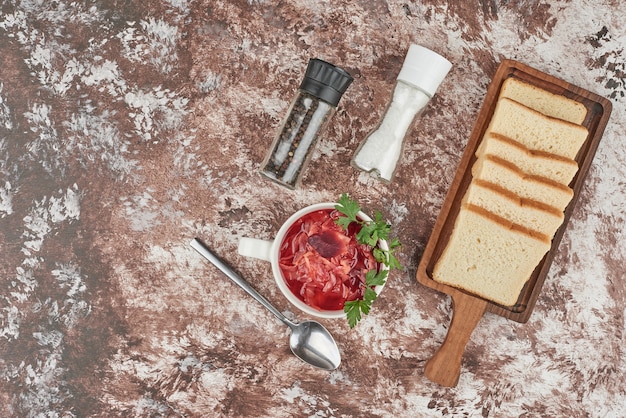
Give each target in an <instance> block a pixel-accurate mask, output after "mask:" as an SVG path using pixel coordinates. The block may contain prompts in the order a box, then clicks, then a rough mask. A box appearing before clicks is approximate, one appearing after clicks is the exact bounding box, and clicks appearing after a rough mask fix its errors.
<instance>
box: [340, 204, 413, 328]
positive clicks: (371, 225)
mask: <svg viewBox="0 0 626 418" xmlns="http://www.w3.org/2000/svg"><path fill="white" fill-rule="evenodd" d="M335 209H337V210H338V211H339V212H340V213H341V214H342V215H343V216H340V217H339V218H337V220H335V222H336V223H337V225H339V226H341V227H342V228H343V229H346V230H347V229H348V226H349V225H350V224H351V223H353V222H356V223H358V224H359V225H361V229H360V230H359V232H358V233H357V236H356V240H357V242H358V243H359V244H367V245H369V246H370V247H372V254H373V255H374V258H375V259H376V261H377V262H379V263H382V264H384V265H386V266H387V267H389V269H394V268H395V269H401V268H402V266H401V265H400V262H398V259H397V258H396V257H395V256H394V250H395V249H396V248H398V247H399V246H400V245H401V244H400V241H398V239H397V238H394V239H390V237H389V234H390V233H391V225H390V224H388V223H387V222H385V221H384V220H383V215H382V213H380V212H379V211H376V213H375V214H374V219H373V220H372V221H363V220H361V219H359V218H358V217H357V214H358V213H359V212H360V211H361V208H360V207H359V204H358V203H357V202H356V201H355V200H352V199H351V198H350V197H349V196H348V195H347V194H345V193H343V194H342V195H341V198H340V199H339V201H338V202H337V205H335ZM381 239H382V240H386V241H387V246H388V247H389V249H388V250H385V249H382V248H380V247H379V246H378V240H381ZM388 275H389V270H387V269H385V270H380V271H376V269H372V270H370V271H368V272H367V273H366V274H365V292H364V294H363V299H357V300H352V301H348V302H346V303H345V304H344V307H343V310H344V312H345V313H346V317H347V318H348V325H349V326H350V328H354V326H355V325H356V324H357V322H359V321H360V320H361V315H362V314H363V315H367V314H368V313H369V311H370V309H371V308H372V303H373V302H374V301H375V300H376V297H377V295H376V292H375V291H374V289H373V287H374V286H382V285H384V284H385V282H386V281H387V276H388Z"/></svg>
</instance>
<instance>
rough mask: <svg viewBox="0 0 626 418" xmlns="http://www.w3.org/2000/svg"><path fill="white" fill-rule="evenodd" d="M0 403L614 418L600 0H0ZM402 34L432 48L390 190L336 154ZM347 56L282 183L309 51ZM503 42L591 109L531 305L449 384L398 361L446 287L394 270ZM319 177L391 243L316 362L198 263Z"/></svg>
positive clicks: (611, 197)
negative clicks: (381, 272) (583, 146)
mask: <svg viewBox="0 0 626 418" xmlns="http://www.w3.org/2000/svg"><path fill="white" fill-rule="evenodd" d="M0 5H1V6H0V257H1V261H2V262H1V263H0V283H1V285H0V415H1V416H7V417H9V416H11V417H36V416H46V417H111V416H138V417H148V416H150V417H161V416H162V417H165V416H168V417H170V416H172V417H178V416H181V417H182V416H189V417H192V416H193V417H211V416H226V417H242V416H254V417H292V416H293V417H296V416H297V417H299V416H314V417H362V416H371V417H388V416H396V417H422V416H423V417H426V416H433V417H438V416H461V415H467V416H479V417H486V416H491V417H511V416H524V417H536V416H558V417H586V416H594V417H620V416H626V407H625V404H626V393H625V392H626V383H625V382H624V371H625V369H626V360H625V359H626V353H625V351H624V345H625V343H626V337H625V333H624V314H625V310H624V303H625V299H626V298H625V291H626V286H625V285H624V277H625V276H626V270H625V267H624V265H626V246H625V244H624V242H626V236H625V229H626V228H625V227H626V211H625V207H626V205H625V203H626V199H625V194H624V193H625V189H626V187H625V180H624V179H625V178H626V166H625V164H626V148H625V146H624V132H626V115H625V111H626V98H625V97H624V96H625V93H626V86H625V71H626V52H625V50H624V46H625V45H626V35H625V34H626V26H625V24H626V23H625V22H626V7H624V3H623V1H622V0H599V1H591V0H560V1H551V0H513V1H504V0H480V1H467V2H462V1H452V0H450V1H445V0H426V1H420V0H406V1H391V0H389V1H383V0H371V1H348V0H336V1H311V0H288V1H271V0H247V1H245V0H233V1H218V0H199V1H188V0H163V1H156V0H148V1H141V2H140V1H135V2H132V1H121V0H92V1H84V2H71V1H66V0H57V1H36V0H29V1H18V0H4V1H2V2H1V3H0ZM411 43H419V44H422V45H424V46H426V47H429V48H432V49H434V50H435V51H437V52H439V53H440V54H443V55H444V56H446V57H447V58H448V59H449V60H450V61H452V62H453V65H454V66H453V69H452V71H451V73H450V74H449V76H448V77H447V78H446V79H445V81H444V83H443V84H442V86H441V88H440V90H439V92H438V94H437V95H436V96H435V98H434V99H433V100H432V102H431V103H430V105H429V107H428V109H427V110H426V111H425V112H424V113H423V115H422V117H421V118H420V119H419V121H417V122H416V123H415V124H414V126H413V128H412V129H411V131H410V133H409V135H408V141H407V144H406V153H405V155H404V157H403V160H402V162H401V166H400V170H399V173H398V176H397V178H396V180H395V181H394V183H393V184H392V185H389V186H387V185H384V184H382V183H379V182H377V181H375V180H373V179H370V178H369V177H368V176H366V175H364V174H360V173H358V172H356V171H354V170H353V169H352V168H350V167H349V160H350V158H351V157H352V154H353V151H354V150H355V149H356V147H357V146H358V144H359V143H360V142H361V140H362V139H363V138H364V137H365V135H366V134H367V132H369V131H370V130H371V129H372V128H373V127H374V126H375V125H376V123H377V121H378V120H379V118H380V116H381V114H382V112H383V111H384V108H385V104H386V102H387V101H388V99H389V97H390V94H391V90H392V88H393V83H394V79H395V76H396V75H397V73H398V71H399V69H400V65H401V63H402V60H403V58H404V54H405V52H406V50H407V48H408V46H409V45H410V44H411ZM313 57H318V58H322V59H326V60H328V61H330V62H333V63H335V64H336V65H339V66H341V67H343V68H345V69H347V70H348V71H349V72H350V73H352V74H353V75H354V77H355V82H354V83H353V84H352V85H351V86H350V88H349V89H348V91H347V93H346V94H345V96H344V98H343V99H342V101H341V103H340V106H339V109H338V111H337V113H336V115H335V117H334V118H333V120H332V122H331V124H330V126H329V128H328V130H327V132H326V134H325V135H324V137H323V138H322V139H321V141H320V142H319V144H318V147H317V151H316V153H315V156H314V158H313V160H312V163H311V165H310V167H309V169H308V170H307V172H306V174H305V177H304V183H303V187H302V189H300V190H298V191H290V190H287V189H284V188H281V187H280V186H277V185H274V184H272V183H270V182H268V181H267V180H265V179H263V178H261V177H260V176H259V175H258V173H257V170H258V167H259V164H260V162H261V160H262V159H263V157H264V155H265V153H266V152H267V150H268V147H269V145H270V142H271V140H272V137H273V135H274V133H275V131H276V129H277V127H278V124H279V122H280V120H281V119H282V117H283V115H284V114H285V112H286V110H287V106H288V104H289V102H290V100H291V98H292V97H293V94H294V93H295V91H296V89H297V87H298V84H299V82H300V80H301V78H302V75H303V73H304V69H305V67H306V63H307V62H308V60H309V58H313ZM503 58H511V59H516V60H519V61H522V62H524V63H526V64H529V65H531V66H533V67H535V68H538V69H540V70H542V71H545V72H548V73H550V74H552V75H555V76H558V77H561V78H563V79H564V80H566V81H569V82H572V83H574V84H576V85H579V86H581V87H583V88H586V89H589V90H591V91H594V92H596V93H598V94H600V95H603V96H606V97H609V98H610V99H611V100H612V102H613V105H614V110H613V115H612V118H611V120H610V122H609V125H608V127H607V130H606V133H605V135H604V138H603V140H602V142H601V143H600V147H599V149H598V153H597V155H596V158H595V160H594V164H593V165H592V167H591V170H590V172H589V176H588V178H587V181H586V183H585V187H584V188H583V190H582V193H581V197H580V200H579V201H578V204H577V206H576V208H575V210H574V213H573V216H572V219H571V222H570V224H569V226H568V228H567V231H566V233H565V235H564V238H563V241H562V243H561V246H560V248H559V252H558V254H557V256H556V258H555V262H554V265H553V267H552V270H551V272H550V275H549V276H548V279H547V281H546V283H545V286H544V288H543V292H542V295H541V296H540V298H539V301H538V303H537V306H536V308H535V311H534V313H533V316H532V317H531V319H530V321H529V322H528V323H527V324H519V323H515V322H511V321H508V320H505V319H503V318H501V317H498V316H494V315H491V314H487V315H486V316H485V317H484V318H483V320H482V321H481V323H480V324H479V326H478V328H477V329H476V331H475V333H474V335H473V337H472V339H471V341H470V343H469V345H468V347H467V350H466V355H465V358H464V363H463V369H462V375H461V379H460V382H459V385H458V386H457V387H456V388H451V389H447V388H442V387H439V386H437V385H435V384H433V383H431V382H429V381H428V380H427V379H425V378H424V376H423V372H422V370H423V366H424V363H425V361H426V360H427V359H428V358H429V357H430V356H431V355H432V354H433V353H434V351H435V350H436V349H437V348H438V347H439V345H440V344H441V342H442V341H443V338H444V336H445V333H446V330H447V326H448V321H449V316H450V312H451V311H450V309H451V308H450V304H449V300H448V299H447V297H446V296H445V295H442V294H438V293H436V292H434V291H432V290H430V289H426V288H424V287H422V286H420V285H418V283H417V282H416V280H415V270H416V267H417V264H418V262H419V257H420V254H421V252H422V250H423V248H424V246H425V244H426V241H427V239H428V236H429V233H430V230H431V228H432V226H433V224H434V221H435V219H436V216H437V214H438V211H439V207H440V205H441V203H442V201H443V199H444V196H445V193H446V191H447V189H448V186H449V184H450V182H451V179H452V175H453V172H454V169H455V167H456V164H457V163H458V161H459V159H460V156H461V154H462V152H463V148H464V145H465V143H466V141H467V138H468V136H469V132H470V131H471V129H472V126H473V123H474V120H475V118H476V115H477V114H478V111H479V108H480V105H481V103H482V100H483V98H484V94H485V91H486V87H487V85H488V84H489V82H490V80H491V77H492V76H493V74H494V72H495V69H496V68H497V66H498V64H499V62H500V61H501V60H502V59H503ZM342 192H348V193H350V194H352V195H353V196H354V197H356V198H357V199H358V200H359V201H360V202H361V204H362V206H363V207H364V208H365V209H366V210H368V211H373V210H375V209H380V210H381V211H382V212H383V213H384V215H385V217H386V218H387V219H389V220H390V221H391V222H392V223H393V224H394V227H395V230H396V231H397V235H398V237H399V238H400V240H401V241H402V242H403V243H404V246H403V247H402V250H401V252H400V258H401V261H402V263H403V264H404V271H402V272H397V273H396V274H394V275H392V277H391V278H390V281H389V283H388V285H387V287H386V288H385V291H384V292H383V294H382V295H381V297H380V298H379V300H378V301H377V302H376V304H375V306H374V309H373V310H372V313H371V314H370V315H369V316H368V317H367V318H366V319H365V320H364V321H362V322H361V323H360V324H359V325H358V326H357V328H355V329H354V330H349V329H348V326H347V324H346V323H345V322H344V321H341V320H335V321H324V323H325V324H326V325H327V326H328V327H329V329H330V330H331V331H332V332H333V333H334V335H335V336H336V339H337V340H338V342H339V344H340V346H341V350H342V353H343V362H342V364H341V367H340V368H339V369H338V370H336V371H333V372H331V373H329V372H324V371H319V370H316V369H313V368H310V367H307V366H306V365H303V364H302V363H300V362H299V361H298V360H297V359H296V358H295V357H294V356H292V355H291V353H290V352H289V349H288V346H287V336H288V330H287V329H286V327H284V326H283V325H282V324H281V323H279V322H278V321H276V320H275V319H274V318H273V317H272V316H271V314H270V313H268V312H266V311H265V310H264V309H263V308H262V307H261V306H260V305H259V304H257V303H255V302H253V301H252V300H251V299H249V298H248V297H247V296H245V295H244V294H243V292H242V291H241V290H240V289H238V288H236V287H235V286H234V285H233V284H232V283H230V282H229V281H228V280H227V279H225V278H224V276H222V275H221V274H220V273H218V272H217V270H216V269H215V268H213V266H211V265H209V264H208V263H206V262H205V261H203V260H202V259H201V258H200V257H199V256H198V255H197V254H196V253H195V252H194V251H193V250H192V249H191V248H190V247H189V245H188V244H189V241H190V240H191V239H192V238H193V237H195V236H198V237H200V238H202V239H203V240H204V241H205V242H207V243H208V244H209V246H211V247H212V248H213V249H214V250H215V251H216V252H218V253H219V254H220V255H221V256H222V257H223V258H224V259H225V260H226V261H228V262H229V263H230V264H231V265H232V266H234V267H235V268H236V269H237V270H238V271H239V272H241V274H242V275H243V276H244V277H246V278H247V279H248V280H249V281H250V282H251V283H252V284H253V285H254V286H255V287H256V288H257V289H259V290H260V291H261V292H262V293H263V294H265V295H266V296H267V297H268V299H270V301H272V302H273V303H274V304H275V305H276V306H277V307H279V309H281V310H283V311H287V312H288V313H289V314H292V315H294V316H295V317H296V318H303V315H302V314H301V313H300V312H297V311H295V310H293V309H292V308H291V307H290V306H289V305H288V303H287V302H286V300H285V299H284V298H283V297H282V296H281V295H280V293H279V292H278V290H277V288H276V287H275V285H274V284H273V280H272V278H271V272H270V268H269V265H267V264H265V263H263V262H260V261H255V260H251V259H244V258H242V257H240V256H239V255H238V254H237V251H236V247H237V242H238V240H239V238H241V237H243V236H254V237H259V238H265V239H270V238H271V237H272V236H273V234H275V232H276V231H277V229H278V227H279V225H280V224H281V223H282V221H284V220H285V219H286V218H287V217H288V216H289V215H290V214H291V213H292V212H294V211H296V210H298V209H300V208H302V207H304V206H306V205H308V204H311V203H316V202H320V201H328V200H335V199H336V198H338V197H339V196H340V195H341V193H342Z"/></svg>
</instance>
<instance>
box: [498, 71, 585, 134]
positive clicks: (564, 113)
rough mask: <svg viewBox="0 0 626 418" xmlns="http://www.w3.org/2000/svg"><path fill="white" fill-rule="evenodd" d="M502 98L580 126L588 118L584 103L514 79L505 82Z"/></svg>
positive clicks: (501, 92) (501, 91) (501, 93)
mask: <svg viewBox="0 0 626 418" xmlns="http://www.w3.org/2000/svg"><path fill="white" fill-rule="evenodd" d="M500 97H507V98H509V99H512V100H515V101H516V102H518V103H521V104H523V105H524V106H527V107H530V108H531V109H534V110H536V111H537V112H541V113H543V114H544V115H547V116H551V117H553V118H558V119H563V120H566V121H568V122H571V123H575V124H578V125H580V124H581V123H583V121H584V120H585V117H586V116H587V108H586V107H585V105H583V104H582V103H580V102H577V101H576V100H572V99H568V98H567V97H565V96H562V95H559V94H554V93H551V92H549V91H547V90H544V89H542V88H540V87H537V86H533V85H531V84H528V83H525V82H523V81H521V80H519V79H517V78H514V77H510V78H507V79H506V80H504V82H503V83H502V87H501V88H500Z"/></svg>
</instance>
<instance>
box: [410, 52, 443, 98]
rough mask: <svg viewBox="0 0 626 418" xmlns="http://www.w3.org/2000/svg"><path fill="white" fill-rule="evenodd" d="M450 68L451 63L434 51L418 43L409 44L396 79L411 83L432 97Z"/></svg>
mask: <svg viewBox="0 0 626 418" xmlns="http://www.w3.org/2000/svg"><path fill="white" fill-rule="evenodd" d="M450 68H452V63H451V62H450V61H448V60H447V59H445V58H444V57H442V56H441V55H439V54H437V53H436V52H433V51H431V50H430V49H428V48H424V47H423V46H420V45H411V46H410V47H409V51H408V52H407V54H406V58H405V59H404V63H403V64H402V69H401V70H400V74H398V80H401V81H404V82H406V83H409V84H412V85H413V86H415V87H417V88H419V89H421V90H423V91H424V92H425V93H426V94H428V95H429V96H431V97H432V96H434V95H435V92H436V91H437V88H438V87H439V84H441V82H442V81H443V79H444V78H445V77H446V75H447V74H448V71H450Z"/></svg>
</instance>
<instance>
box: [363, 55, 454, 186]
mask: <svg viewBox="0 0 626 418" xmlns="http://www.w3.org/2000/svg"><path fill="white" fill-rule="evenodd" d="M451 67H452V64H451V63H450V62H449V61H448V60H447V59H445V58H444V57H442V56H441V55H439V54H437V53H435V52H433V51H431V50H430V49H427V48H424V47H422V46H419V45H411V46H410V47H409V51H408V52H407V55H406V58H405V60H404V63H403V64H402V69H401V70H400V73H399V74H398V77H397V81H396V85H395V88H394V91H393V97H392V100H391V102H390V103H389V105H388V107H387V109H386V111H385V115H384V117H383V119H382V121H381V122H380V123H379V125H378V126H377V128H376V129H374V131H372V132H371V133H370V134H369V135H368V136H367V137H366V139H365V140H364V141H363V143H362V144H361V145H360V146H359V148H358V149H357V151H356V153H355V155H354V157H353V158H352V166H353V167H355V168H358V169H360V170H363V171H366V172H370V173H372V174H373V175H375V176H377V177H378V178H379V179H380V180H383V181H384V182H391V180H392V178H393V176H394V174H395V171H396V165H397V162H398V160H399V158H400V155H401V153H402V148H403V142H404V137H405V135H406V132H407V130H408V129H409V127H410V126H411V123H412V122H413V120H414V119H415V118H416V115H417V114H418V113H419V112H420V111H421V110H422V109H423V108H424V107H425V106H426V104H427V103H428V102H429V101H430V99H431V98H432V97H433V96H434V95H435V92H436V91H437V88H438V87H439V84H441V82H442V81H443V79H444V78H445V77H446V75H447V74H448V71H450V68H451Z"/></svg>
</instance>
